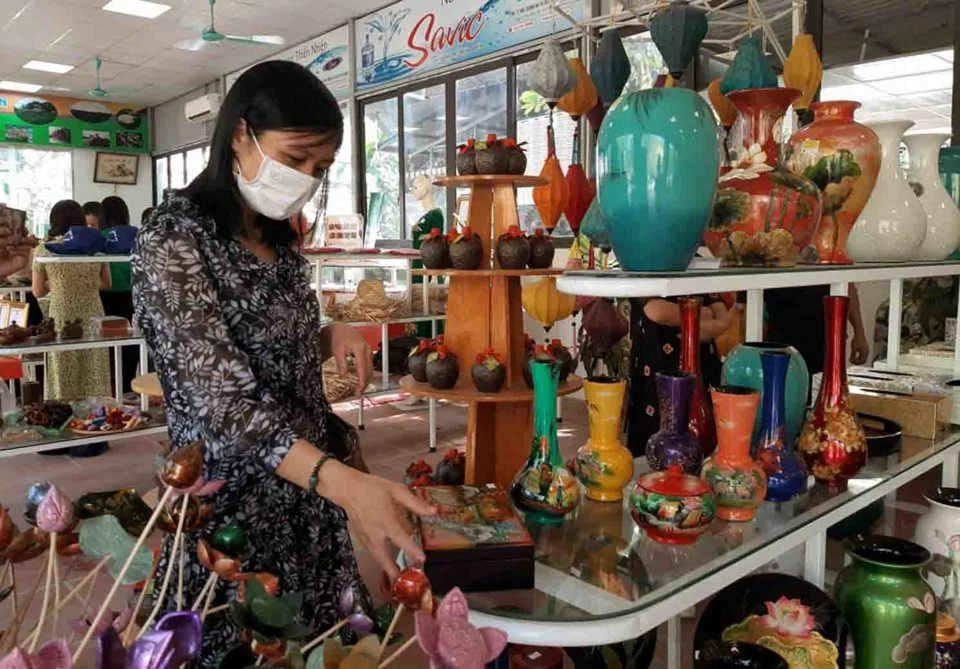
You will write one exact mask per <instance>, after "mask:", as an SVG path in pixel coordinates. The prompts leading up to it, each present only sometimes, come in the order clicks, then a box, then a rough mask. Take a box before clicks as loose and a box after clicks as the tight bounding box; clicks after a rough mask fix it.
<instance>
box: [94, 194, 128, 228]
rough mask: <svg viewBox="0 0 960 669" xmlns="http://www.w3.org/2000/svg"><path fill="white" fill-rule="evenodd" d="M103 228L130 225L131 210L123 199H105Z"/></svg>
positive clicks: (113, 196) (110, 197) (108, 197)
mask: <svg viewBox="0 0 960 669" xmlns="http://www.w3.org/2000/svg"><path fill="white" fill-rule="evenodd" d="M101 204H103V227H104V229H106V228H115V227H117V226H118V225H130V210H129V209H128V208H127V203H126V202H124V201H123V198H122V197H117V196H116V195H109V196H107V197H105V198H103V202H102V203H101Z"/></svg>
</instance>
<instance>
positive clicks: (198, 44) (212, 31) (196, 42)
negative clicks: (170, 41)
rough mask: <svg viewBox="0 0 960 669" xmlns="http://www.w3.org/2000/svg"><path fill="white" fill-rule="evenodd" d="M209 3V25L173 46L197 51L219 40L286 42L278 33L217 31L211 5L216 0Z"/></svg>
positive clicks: (255, 42)
mask: <svg viewBox="0 0 960 669" xmlns="http://www.w3.org/2000/svg"><path fill="white" fill-rule="evenodd" d="M207 2H209V3H210V25H209V26H208V27H207V28H206V30H204V31H203V32H201V33H200V37H199V38H196V39H187V40H182V41H180V42H177V43H176V44H174V45H173V46H175V47H176V48H178V49H183V50H185V51H199V50H200V49H203V48H204V47H207V46H210V45H215V44H219V43H220V42H224V41H227V42H243V43H246V44H273V45H276V46H280V45H282V44H284V43H285V42H286V40H284V39H283V38H282V37H280V35H224V34H223V33H221V32H218V31H217V27H216V23H215V21H214V15H213V7H214V5H215V4H216V2H217V0H207Z"/></svg>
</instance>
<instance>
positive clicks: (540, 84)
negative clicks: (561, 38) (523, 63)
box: [529, 39, 577, 108]
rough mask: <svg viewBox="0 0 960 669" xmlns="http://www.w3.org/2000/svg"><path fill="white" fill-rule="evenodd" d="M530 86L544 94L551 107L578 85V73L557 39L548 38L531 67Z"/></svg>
mask: <svg viewBox="0 0 960 669" xmlns="http://www.w3.org/2000/svg"><path fill="white" fill-rule="evenodd" d="M529 77H530V78H529V83H530V88H532V89H533V90H534V91H536V92H537V93H539V94H540V95H542V96H543V98H544V99H545V100H546V101H547V104H548V105H550V106H551V108H552V107H553V106H554V105H555V104H557V101H558V100H559V99H560V98H561V97H563V96H564V94H566V93H568V92H569V91H571V90H573V88H574V87H575V86H576V85H577V75H576V73H575V72H574V71H573V68H572V67H571V66H570V63H569V62H568V61H567V57H566V56H565V55H563V49H562V48H560V44H558V43H557V42H556V40H552V39H548V40H547V41H545V42H544V43H543V47H541V49H540V55H539V56H537V60H536V61H534V63H533V66H532V67H531V68H530V75H529Z"/></svg>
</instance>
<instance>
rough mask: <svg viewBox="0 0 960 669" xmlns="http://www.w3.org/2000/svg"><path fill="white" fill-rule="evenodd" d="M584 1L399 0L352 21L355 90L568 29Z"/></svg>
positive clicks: (485, 54) (581, 9) (379, 84)
mask: <svg viewBox="0 0 960 669" xmlns="http://www.w3.org/2000/svg"><path fill="white" fill-rule="evenodd" d="M554 4H556V5H557V6H559V7H560V8H561V9H563V11H564V12H566V13H567V14H569V15H570V16H572V17H573V18H574V19H576V20H578V21H579V20H580V19H582V18H583V0H559V1H556V0H486V1H485V2H484V3H483V4H482V5H480V7H479V8H478V7H477V3H476V0H403V1H402V2H398V3H396V4H393V5H391V6H389V7H387V8H385V9H381V10H380V11H379V12H374V13H372V14H368V15H367V16H364V17H363V18H361V19H358V20H357V22H356V32H357V41H356V44H355V46H354V50H355V54H354V55H355V58H356V62H357V82H356V85H357V90H363V89H367V88H373V87H376V86H381V85H383V84H386V83H389V82H393V81H397V80H400V79H403V78H406V77H410V76H414V75H417V74H421V73H424V72H429V71H431V70H435V69H438V68H441V67H446V66H449V65H455V64H458V63H462V62H464V61H467V60H470V59H472V58H479V57H481V56H487V55H489V54H492V53H495V52H497V51H500V50H502V49H507V48H510V47H512V46H516V45H518V44H522V43H524V42H529V41H530V40H535V39H539V38H542V37H545V36H546V35H549V34H551V33H553V32H556V31H558V30H565V29H567V28H569V27H570V24H569V23H567V21H566V19H564V18H563V17H561V16H560V15H559V14H557V13H556V12H555V11H554V10H553V8H552V6H553V5H554Z"/></svg>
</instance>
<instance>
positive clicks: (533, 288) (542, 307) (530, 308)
mask: <svg viewBox="0 0 960 669" xmlns="http://www.w3.org/2000/svg"><path fill="white" fill-rule="evenodd" d="M520 301H521V302H522V303H523V308H524V309H526V311H527V313H528V314H530V317H531V318H533V319H534V320H535V321H537V322H538V323H540V325H542V326H543V328H544V329H545V330H549V329H550V328H551V327H553V324H554V323H556V322H557V321H562V320H563V319H564V318H569V316H570V314H572V313H573V309H574V307H575V306H576V298H575V297H574V296H573V295H569V294H567V293H561V292H560V291H559V290H557V280H556V279H555V278H553V277H552V276H548V277H544V278H543V279H541V280H540V281H537V282H535V283H529V284H527V285H526V286H524V287H523V291H522V292H521V293H520Z"/></svg>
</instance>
